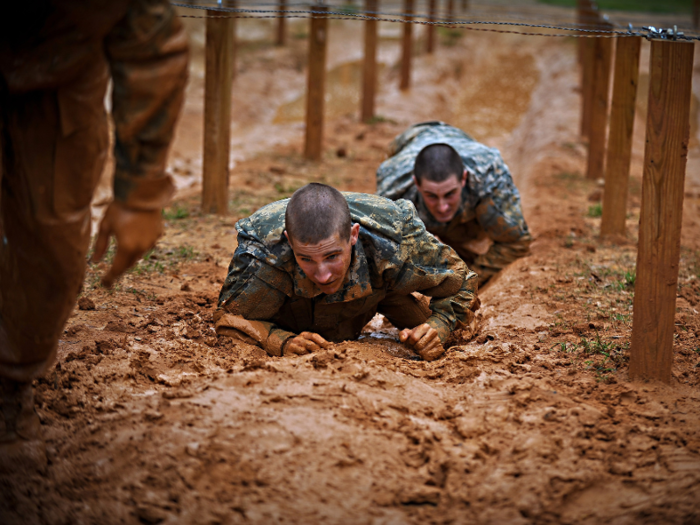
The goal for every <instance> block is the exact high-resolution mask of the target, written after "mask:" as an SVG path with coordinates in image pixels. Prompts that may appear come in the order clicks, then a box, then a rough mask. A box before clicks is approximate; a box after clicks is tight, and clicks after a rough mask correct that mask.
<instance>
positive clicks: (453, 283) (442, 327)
mask: <svg viewBox="0 0 700 525" xmlns="http://www.w3.org/2000/svg"><path fill="white" fill-rule="evenodd" d="M397 204H398V205H399V206H401V207H402V208H403V210H404V211H405V218H404V228H403V236H402V240H401V248H400V257H401V259H402V260H403V261H405V263H404V265H403V267H402V268H401V270H400V272H399V274H398V277H397V279H396V282H395V283H394V285H393V287H392V292H399V293H411V292H420V293H422V294H423V295H427V296H428V297H430V298H431V299H430V310H431V312H432V315H431V316H430V318H429V319H428V324H429V325H430V326H432V327H433V328H435V329H436V330H437V331H438V334H439V335H440V340H441V341H443V342H444V341H445V340H446V339H447V337H448V336H449V335H450V334H451V333H452V331H454V330H455V328H456V327H457V324H458V323H464V324H466V323H467V322H468V320H469V317H470V312H473V311H475V310H476V309H477V308H478V307H479V300H478V298H477V275H476V273H474V272H473V271H471V270H470V269H469V268H468V267H467V265H466V264H465V263H464V261H462V259H460V258H459V256H458V255H457V253H456V252H455V251H454V250H453V249H452V248H450V247H449V246H447V245H446V244H442V243H441V242H439V241H438V240H437V239H436V238H435V237H434V236H433V235H432V234H430V233H428V231H427V230H426V229H425V226H424V225H423V222H422V221H421V220H420V219H419V218H418V217H417V216H416V210H415V208H414V206H413V204H412V203H410V202H409V201H406V200H399V201H397Z"/></svg>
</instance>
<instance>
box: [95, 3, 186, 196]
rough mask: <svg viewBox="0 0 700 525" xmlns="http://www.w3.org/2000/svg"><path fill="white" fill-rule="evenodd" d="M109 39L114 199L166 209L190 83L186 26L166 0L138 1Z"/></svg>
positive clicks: (171, 188)
mask: <svg viewBox="0 0 700 525" xmlns="http://www.w3.org/2000/svg"><path fill="white" fill-rule="evenodd" d="M143 27H149V28H150V30H149V31H143V29H142V28H143ZM105 44H106V46H105V47H106V51H107V56H108V58H109V62H110V67H111V72H112V78H113V93H112V100H113V110H112V113H113V117H114V125H115V135H116V136H115V158H116V169H115V175H114V198H115V200H117V201H119V202H121V203H123V204H125V205H127V206H129V207H132V208H135V209H158V208H162V207H163V206H164V205H166V204H167V203H168V201H169V199H170V197H171V196H172V193H173V190H174V187H173V184H172V181H171V179H170V177H168V176H167V175H166V174H165V166H166V162H167V155H168V148H169V146H170V143H171V141H172V138H173V133H174V129H175V123H176V121H177V118H178V115H179V113H180V109H181V107H182V103H183V99H184V89H185V84H186V82H187V64H188V46H187V37H186V34H185V31H184V28H183V26H182V24H181V22H180V20H179V19H178V18H177V16H176V15H175V12H174V10H173V8H172V6H170V5H169V3H168V2H167V1H166V0H162V1H161V2H158V1H150V2H145V1H139V0H137V1H135V2H133V3H132V7H131V8H130V10H129V12H128V13H127V15H126V16H125V17H124V19H123V20H122V21H121V22H120V23H119V24H118V26H117V27H116V28H115V29H114V30H113V31H112V32H111V33H110V34H109V35H108V37H107V38H106V40H105Z"/></svg>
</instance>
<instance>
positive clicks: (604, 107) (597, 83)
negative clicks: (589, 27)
mask: <svg viewBox="0 0 700 525" xmlns="http://www.w3.org/2000/svg"><path fill="white" fill-rule="evenodd" d="M609 27H611V26H609ZM594 40H595V44H594V61H593V78H592V85H593V94H592V97H591V99H592V100H591V116H590V118H591V120H590V128H589V132H588V166H587V168H586V177H587V178H589V179H601V178H603V175H604V171H603V170H604V168H605V142H606V141H605V138H606V130H607V125H608V93H609V89H610V66H611V60H612V47H613V39H612V38H595V39H594Z"/></svg>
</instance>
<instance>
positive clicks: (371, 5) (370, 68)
mask: <svg viewBox="0 0 700 525" xmlns="http://www.w3.org/2000/svg"><path fill="white" fill-rule="evenodd" d="M378 7H379V0H365V11H368V12H370V13H375V12H377V10H378ZM376 90H377V21H376V20H365V62H364V68H363V69H362V105H361V108H360V118H361V120H362V122H367V121H368V120H370V119H371V118H372V117H374V100H375V95H376Z"/></svg>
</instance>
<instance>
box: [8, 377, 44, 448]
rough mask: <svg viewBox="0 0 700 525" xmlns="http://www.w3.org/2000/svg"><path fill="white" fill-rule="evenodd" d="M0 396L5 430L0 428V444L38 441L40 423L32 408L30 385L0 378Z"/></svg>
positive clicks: (32, 392) (32, 400) (32, 395)
mask: <svg viewBox="0 0 700 525" xmlns="http://www.w3.org/2000/svg"><path fill="white" fill-rule="evenodd" d="M0 395H1V396H2V416H3V419H4V420H5V421H4V422H5V428H4V429H2V428H1V427H0V443H12V442H15V441H20V440H23V441H30V440H34V439H38V438H39V430H40V427H41V422H40V421H39V416H38V415H37V413H36V410H35V408H34V391H33V390H32V384H31V383H19V382H17V381H12V380H11V379H6V378H0Z"/></svg>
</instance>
